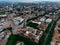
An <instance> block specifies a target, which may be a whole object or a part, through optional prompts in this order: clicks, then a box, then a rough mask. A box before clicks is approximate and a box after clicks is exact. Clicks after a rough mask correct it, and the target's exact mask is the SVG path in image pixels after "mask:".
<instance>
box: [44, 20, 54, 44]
mask: <svg viewBox="0 0 60 45" xmlns="http://www.w3.org/2000/svg"><path fill="white" fill-rule="evenodd" d="M54 23H55V22H54V21H53V23H52V25H51V27H50V28H49V32H48V33H47V34H46V37H45V39H44V44H43V45H46V40H47V38H48V36H49V34H50V31H51V29H52V27H53V26H54Z"/></svg>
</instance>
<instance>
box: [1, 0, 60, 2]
mask: <svg viewBox="0 0 60 45" xmlns="http://www.w3.org/2000/svg"><path fill="white" fill-rule="evenodd" d="M0 1H13V2H33V1H53V2H60V0H0Z"/></svg>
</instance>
